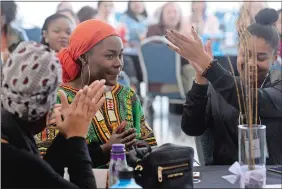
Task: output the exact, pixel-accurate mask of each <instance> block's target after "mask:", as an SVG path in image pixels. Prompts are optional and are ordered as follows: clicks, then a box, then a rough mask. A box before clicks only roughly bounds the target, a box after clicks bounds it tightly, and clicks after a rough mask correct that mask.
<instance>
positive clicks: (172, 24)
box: [147, 2, 195, 93]
mask: <svg viewBox="0 0 282 189" xmlns="http://www.w3.org/2000/svg"><path fill="white" fill-rule="evenodd" d="M166 30H176V31H183V26H182V12H181V8H180V6H179V4H178V3H177V2H168V3H165V4H164V5H163V6H162V8H161V9H160V19H159V23H157V24H154V25H151V26H150V27H149V28H148V33H147V37H152V36H164V35H165V31H166ZM183 32H185V31H183ZM187 33H188V32H187ZM193 77H195V71H194V69H193V68H192V67H191V65H190V64H189V62H188V61H187V60H186V59H184V58H182V57H181V79H182V83H183V88H184V91H185V93H187V92H188V90H190V89H191V87H192V84H193V79H192V78H193Z"/></svg>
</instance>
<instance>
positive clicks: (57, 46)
mask: <svg viewBox="0 0 282 189" xmlns="http://www.w3.org/2000/svg"><path fill="white" fill-rule="evenodd" d="M72 26H73V24H72V21H71V20H70V19H69V18H68V17H67V16H65V15H62V14H58V13H56V14H53V15H51V16H49V17H48V18H46V20H45V22H44V24H43V27H42V30H41V31H42V36H41V37H42V38H41V43H42V44H44V45H47V46H49V47H50V48H51V49H53V50H54V51H56V52H59V51H60V50H61V49H62V48H65V47H67V46H68V44H69V36H70V34H71V32H72V30H73V29H74V28H73V27H72Z"/></svg>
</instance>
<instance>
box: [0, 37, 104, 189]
mask: <svg viewBox="0 0 282 189" xmlns="http://www.w3.org/2000/svg"><path fill="white" fill-rule="evenodd" d="M2 74H3V75H2V76H3V80H2V88H1V94H2V99H1V102H2V104H1V105H2V106H1V107H3V108H2V109H1V118H2V120H1V121H2V122H1V152H2V153H1V163H2V166H1V171H2V173H3V174H2V176H1V180H2V183H1V186H2V187H3V188H91V189H93V188H94V189H95V188H96V184H95V179H94V176H93V172H92V162H91V159H90V157H89V152H88V149H87V144H86V140H85V137H86V135H87V132H88V129H89V123H90V121H91V119H92V115H93V114H95V113H96V112H97V110H98V109H99V108H100V107H101V105H102V104H103V102H104V100H105V98H104V97H102V98H101V96H102V94H103V92H104V83H105V82H104V81H95V82H93V83H92V84H91V85H90V86H89V87H84V88H83V90H80V91H79V92H78V94H77V96H76V98H75V99H74V101H73V103H72V104H71V105H69V104H68V101H67V97H66V96H65V95H64V93H63V92H59V93H60V94H61V101H62V106H63V107H62V110H61V112H59V111H57V110H55V115H56V121H57V128H58V130H59V131H60V134H59V135H58V136H57V137H56V139H55V140H54V142H53V144H52V145H51V146H50V148H49V151H48V153H47V154H46V156H45V157H44V159H42V158H41V157H40V156H39V152H38V150H37V146H36V143H35V141H34V138H33V135H35V134H37V133H39V132H41V131H42V130H43V129H44V128H45V127H46V121H47V120H48V117H49V111H50V110H51V108H53V105H54V104H55V102H56V96H57V89H58V86H59V84H60V83H61V74H62V70H61V65H60V63H59V61H58V59H57V57H56V54H55V52H54V51H51V50H50V49H49V48H48V47H46V46H44V45H40V44H36V43H35V42H22V43H20V44H19V45H18V47H17V48H16V49H15V50H14V52H13V53H12V54H11V55H10V58H9V59H8V61H7V63H6V64H4V66H3V73H2ZM89 99H96V100H92V101H89ZM62 118H63V119H62ZM62 154H66V155H67V156H68V160H70V161H69V162H67V163H66V162H65V161H64V159H61V158H60V157H63V156H62ZM73 162H75V163H73ZM64 166H66V167H68V170H69V174H70V176H71V178H72V179H71V181H72V183H71V182H68V181H66V180H65V179H64V178H63V177H61V176H60V175H59V174H58V173H61V174H63V172H59V171H60V170H63V168H64Z"/></svg>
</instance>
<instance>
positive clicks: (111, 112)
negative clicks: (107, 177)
mask: <svg viewBox="0 0 282 189" xmlns="http://www.w3.org/2000/svg"><path fill="white" fill-rule="evenodd" d="M59 90H63V91H64V92H65V94H66V95H67V98H68V101H69V103H71V102H72V100H73V99H74V97H75V95H76V93H77V92H78V90H77V89H74V88H72V87H70V86H67V85H62V86H60V88H59ZM105 97H106V100H105V103H104V105H103V106H102V107H101V108H100V110H99V111H98V112H97V113H96V115H95V116H94V117H93V119H92V122H91V125H90V128H89V132H88V136H87V142H88V143H92V142H96V143H99V144H104V143H107V141H108V140H109V139H110V137H111V133H112V132H113V130H114V129H115V128H116V127H118V126H119V125H120V123H121V122H122V121H124V120H125V121H127V126H126V128H125V129H129V128H135V129H136V134H137V139H140V140H144V141H146V142H147V143H148V144H149V145H151V146H154V145H157V143H156V140H155V137H154V134H153V131H152V129H151V128H150V127H149V126H148V125H147V124H146V122H145V119H144V114H143V111H142V106H141V102H140V100H139V98H138V96H137V94H136V93H135V92H134V91H133V90H132V89H131V88H129V87H126V86H123V85H120V84H116V85H115V86H114V87H113V89H112V90H111V91H109V92H107V93H105ZM57 103H58V104H59V103H60V98H59V97H58V98H57ZM57 133H58V131H57V130H56V129H55V127H52V126H51V127H50V126H49V127H47V129H45V130H44V131H42V132H41V133H40V134H38V135H37V136H36V137H35V139H36V141H37V145H38V148H39V151H40V152H41V154H42V155H44V153H45V152H46V150H47V148H48V147H49V145H50V144H51V141H52V140H53V139H54V138H55V136H56V135H57Z"/></svg>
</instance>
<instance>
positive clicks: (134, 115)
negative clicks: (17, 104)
mask: <svg viewBox="0 0 282 189" xmlns="http://www.w3.org/2000/svg"><path fill="white" fill-rule="evenodd" d="M89 28H91V30H89ZM59 59H60V62H61V64H62V67H63V80H64V82H65V83H64V84H63V85H62V86H61V87H60V89H61V90H63V91H64V92H65V93H66V94H67V97H68V100H69V102H72V100H73V98H74V97H75V96H76V94H77V91H78V90H79V89H81V87H82V86H84V85H88V84H89V83H91V82H92V81H94V80H97V79H105V80H106V85H107V86H108V89H109V91H108V92H106V93H105V97H106V102H105V103H104V105H103V107H102V108H101V109H100V110H99V111H98V112H97V114H96V115H95V116H94V117H93V119H92V122H91V126H90V129H89V132H88V136H87V140H88V143H89V144H88V148H89V151H90V154H91V157H92V161H93V167H100V166H102V165H105V164H106V163H107V162H108V161H109V152H110V149H111V145H112V144H115V143H124V144H125V145H126V147H127V149H129V148H131V146H132V145H134V144H135V142H136V139H137V140H145V141H146V142H147V143H148V144H150V145H156V140H155V138H154V134H153V131H152V130H151V128H150V127H149V126H148V125H147V124H146V122H145V119H144V114H143V111H142V107H141V103H140V100H139V98H138V96H137V95H136V93H135V92H134V91H133V90H132V89H130V88H129V87H126V86H123V85H120V84H118V83H117V78H118V75H119V73H120V71H121V69H122V66H123V44H122V40H121V38H120V37H119V35H118V33H117V32H116V30H115V29H114V28H113V27H112V26H110V25H109V24H107V23H105V22H103V21H99V20H87V21H85V22H82V23H81V24H79V25H78V26H77V28H76V29H75V30H74V31H73V33H72V34H71V37H70V43H69V46H68V48H66V49H63V50H62V51H61V52H60V53H59ZM58 103H60V101H59V100H58ZM53 134H55V133H54V131H52V132H49V131H48V130H47V131H44V132H43V133H42V135H40V136H39V138H38V139H39V141H42V139H43V141H44V139H45V140H48V137H49V139H50V138H51V139H52V137H53V136H52V135H53ZM46 138H47V139H46ZM41 144H42V143H41ZM45 147H46V146H45Z"/></svg>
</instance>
